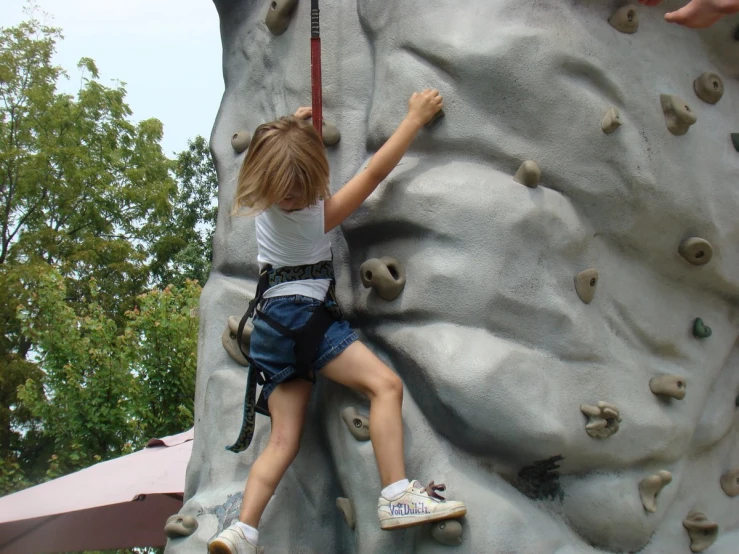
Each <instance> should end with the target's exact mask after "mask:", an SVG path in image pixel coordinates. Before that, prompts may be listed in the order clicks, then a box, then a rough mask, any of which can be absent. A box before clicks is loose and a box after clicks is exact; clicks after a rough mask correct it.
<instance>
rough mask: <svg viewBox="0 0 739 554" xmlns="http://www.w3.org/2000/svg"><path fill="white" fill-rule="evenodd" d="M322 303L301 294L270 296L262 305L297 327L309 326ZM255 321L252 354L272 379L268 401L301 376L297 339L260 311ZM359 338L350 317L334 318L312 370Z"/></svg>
mask: <svg viewBox="0 0 739 554" xmlns="http://www.w3.org/2000/svg"><path fill="white" fill-rule="evenodd" d="M322 303H323V302H321V301H320V300H316V299H315V298H310V297H308V296H302V295H299V294H295V295H292V296H276V297H273V298H267V299H266V300H265V301H264V303H263V304H262V307H261V311H262V312H263V313H265V314H266V315H268V316H269V317H271V318H272V319H274V320H276V321H277V322H278V323H281V324H282V325H284V326H285V327H287V328H288V329H293V330H295V329H298V328H300V327H302V326H303V325H305V324H306V322H307V321H308V319H309V318H310V316H311V315H312V314H313V312H314V311H315V309H316V308H318V307H319V306H320V305H321V304H322ZM253 324H254V330H253V331H252V333H251V346H250V356H251V358H252V360H254V364H255V365H256V366H257V367H259V368H260V369H262V370H263V371H264V372H265V373H266V374H268V375H269V376H270V377H271V379H272V380H271V381H270V382H269V383H267V384H265V385H264V388H263V389H262V394H263V395H264V398H265V400H266V399H267V397H268V396H269V395H270V394H271V393H272V391H273V390H275V387H277V385H279V384H280V383H284V382H285V381H289V380H290V379H294V378H295V377H296V376H297V374H296V372H295V351H294V348H295V342H294V341H293V340H292V339H291V338H290V337H286V336H285V335H283V334H282V333H280V332H279V331H278V330H276V329H274V328H272V327H270V326H269V325H268V324H267V323H266V322H265V321H264V320H263V319H262V318H260V317H259V314H258V313H257V314H255V316H254V320H253ZM357 339H358V337H357V335H356V333H354V331H353V330H352V328H351V327H349V323H348V322H347V321H346V320H344V319H342V320H339V321H334V322H333V323H332V324H331V326H330V327H329V328H328V331H326V334H325V335H324V337H323V339H322V340H321V345H320V346H319V347H318V352H317V354H316V359H315V360H314V361H313V363H312V364H311V366H310V367H311V369H312V370H313V371H318V370H319V369H321V368H322V367H323V366H325V365H326V364H327V363H328V362H330V361H331V360H333V359H334V358H335V357H336V356H338V355H339V354H341V353H342V352H343V351H344V350H346V348H347V347H348V346H349V345H350V344H351V343H353V342H354V341H355V340H357Z"/></svg>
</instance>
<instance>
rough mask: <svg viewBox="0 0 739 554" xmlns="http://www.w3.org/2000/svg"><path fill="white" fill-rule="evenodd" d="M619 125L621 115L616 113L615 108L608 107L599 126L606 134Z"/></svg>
mask: <svg viewBox="0 0 739 554" xmlns="http://www.w3.org/2000/svg"><path fill="white" fill-rule="evenodd" d="M619 127H621V117H620V116H619V114H618V110H617V109H616V108H608V109H607V110H606V115H604V116H603V121H601V123H600V128H601V129H602V130H603V132H604V133H605V134H607V135H610V134H611V133H612V132H613V131H615V130H616V129H618V128H619Z"/></svg>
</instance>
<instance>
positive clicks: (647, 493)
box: [639, 469, 672, 514]
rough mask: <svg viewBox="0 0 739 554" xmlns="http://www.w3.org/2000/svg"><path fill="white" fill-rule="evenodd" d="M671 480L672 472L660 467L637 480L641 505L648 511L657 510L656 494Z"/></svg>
mask: <svg viewBox="0 0 739 554" xmlns="http://www.w3.org/2000/svg"><path fill="white" fill-rule="evenodd" d="M671 482H672V474H671V473H670V472H669V471H667V470H665V469H662V470H660V471H658V472H657V473H655V474H654V475H650V476H649V477H645V478H644V479H642V480H641V481H639V496H640V498H641V503H642V506H644V509H645V510H646V511H647V512H649V513H652V514H653V513H654V512H656V511H657V495H658V494H659V493H660V492H661V491H662V489H663V488H665V487H666V486H667V485H669V484H670V483H671Z"/></svg>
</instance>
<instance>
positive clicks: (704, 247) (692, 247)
mask: <svg viewBox="0 0 739 554" xmlns="http://www.w3.org/2000/svg"><path fill="white" fill-rule="evenodd" d="M677 251H678V252H679V253H680V255H681V256H682V257H683V258H685V259H686V260H688V262H690V263H691V264H693V265H706V264H707V263H708V262H710V261H711V258H712V257H713V247H712V246H711V243H710V242H708V241H707V240H705V239H702V238H699V237H689V238H687V239H685V240H684V241H682V242H681V243H680V246H678V248H677Z"/></svg>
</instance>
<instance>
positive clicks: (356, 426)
mask: <svg viewBox="0 0 739 554" xmlns="http://www.w3.org/2000/svg"><path fill="white" fill-rule="evenodd" d="M341 418H342V419H343V420H344V423H346V426H347V427H348V428H349V432H350V433H351V434H352V435H353V436H354V438H355V439H357V440H358V441H368V440H369V439H370V432H369V419H367V418H366V417H364V416H363V415H360V414H359V412H357V409H356V408H355V407H353V406H348V407H346V408H344V409H343V410H342V411H341Z"/></svg>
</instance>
